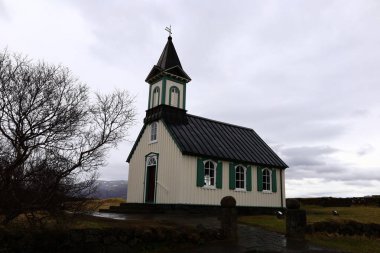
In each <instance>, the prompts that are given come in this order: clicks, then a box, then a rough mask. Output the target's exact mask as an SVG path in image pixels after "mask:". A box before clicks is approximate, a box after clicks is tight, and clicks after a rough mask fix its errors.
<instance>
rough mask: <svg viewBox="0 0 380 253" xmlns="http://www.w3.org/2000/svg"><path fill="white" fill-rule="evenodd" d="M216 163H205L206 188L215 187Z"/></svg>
mask: <svg viewBox="0 0 380 253" xmlns="http://www.w3.org/2000/svg"><path fill="white" fill-rule="evenodd" d="M215 167H216V166H215V163H214V162H213V161H210V160H208V161H204V169H205V174H204V175H205V178H204V179H205V184H204V186H206V187H207V186H209V187H212V186H215Z"/></svg>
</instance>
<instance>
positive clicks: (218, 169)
mask: <svg viewBox="0 0 380 253" xmlns="http://www.w3.org/2000/svg"><path fill="white" fill-rule="evenodd" d="M222 182H223V162H222V161H218V165H217V166H216V188H218V189H222Z"/></svg>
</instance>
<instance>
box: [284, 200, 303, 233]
mask: <svg viewBox="0 0 380 253" xmlns="http://www.w3.org/2000/svg"><path fill="white" fill-rule="evenodd" d="M286 207H287V212H286V237H287V238H292V239H300V240H304V239H305V232H306V211H305V210H301V209H299V208H300V204H299V202H298V201H297V200H296V199H289V200H286Z"/></svg>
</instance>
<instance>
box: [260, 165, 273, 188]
mask: <svg viewBox="0 0 380 253" xmlns="http://www.w3.org/2000/svg"><path fill="white" fill-rule="evenodd" d="M264 171H268V174H269V176H268V182H266V181H264V178H265V177H266V176H265V175H264ZM261 172H262V183H263V192H265V193H272V170H270V169H268V168H264V169H262V171H261ZM264 184H265V185H269V189H264Z"/></svg>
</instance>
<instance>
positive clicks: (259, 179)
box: [257, 166, 263, 192]
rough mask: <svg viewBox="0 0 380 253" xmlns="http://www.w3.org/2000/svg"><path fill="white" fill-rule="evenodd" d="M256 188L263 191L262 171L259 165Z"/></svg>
mask: <svg viewBox="0 0 380 253" xmlns="http://www.w3.org/2000/svg"><path fill="white" fill-rule="evenodd" d="M257 190H258V191H259V192H262V191H263V172H262V168H261V167H259V166H258V167H257Z"/></svg>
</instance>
